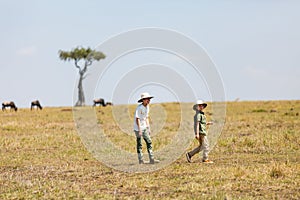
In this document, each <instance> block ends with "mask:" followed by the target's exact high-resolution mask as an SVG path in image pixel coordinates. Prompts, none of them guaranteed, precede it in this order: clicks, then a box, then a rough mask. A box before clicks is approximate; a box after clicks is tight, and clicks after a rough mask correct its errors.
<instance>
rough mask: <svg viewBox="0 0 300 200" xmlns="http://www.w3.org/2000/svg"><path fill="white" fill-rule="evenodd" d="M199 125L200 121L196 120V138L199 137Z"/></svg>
mask: <svg viewBox="0 0 300 200" xmlns="http://www.w3.org/2000/svg"><path fill="white" fill-rule="evenodd" d="M199 126H200V123H199V122H197V125H196V135H195V137H196V139H199Z"/></svg>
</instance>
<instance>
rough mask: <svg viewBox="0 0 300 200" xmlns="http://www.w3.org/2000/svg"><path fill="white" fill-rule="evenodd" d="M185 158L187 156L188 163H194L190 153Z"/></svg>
mask: <svg viewBox="0 0 300 200" xmlns="http://www.w3.org/2000/svg"><path fill="white" fill-rule="evenodd" d="M185 156H186V159H187V161H188V162H189V163H190V162H192V159H191V156H190V154H189V153H186V154H185Z"/></svg>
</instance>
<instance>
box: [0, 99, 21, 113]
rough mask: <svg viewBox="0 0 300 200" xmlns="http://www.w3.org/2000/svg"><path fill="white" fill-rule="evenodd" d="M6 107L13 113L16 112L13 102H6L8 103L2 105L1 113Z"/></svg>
mask: <svg viewBox="0 0 300 200" xmlns="http://www.w3.org/2000/svg"><path fill="white" fill-rule="evenodd" d="M8 107H9V108H10V110H11V109H14V110H15V111H17V110H18V108H17V106H16V104H15V103H14V102H13V101H8V102H3V103H2V111H4V110H5V109H6V108H8Z"/></svg>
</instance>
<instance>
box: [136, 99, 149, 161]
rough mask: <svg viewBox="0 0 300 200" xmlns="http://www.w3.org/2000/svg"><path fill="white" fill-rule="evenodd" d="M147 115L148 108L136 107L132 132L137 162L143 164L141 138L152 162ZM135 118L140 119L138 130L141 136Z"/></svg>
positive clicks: (141, 105)
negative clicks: (134, 138)
mask: <svg viewBox="0 0 300 200" xmlns="http://www.w3.org/2000/svg"><path fill="white" fill-rule="evenodd" d="M148 115H149V106H146V107H145V106H144V105H143V104H140V105H138V106H137V108H136V110H135V114H134V132H135V136H136V150H137V154H138V159H139V162H140V163H141V162H143V152H142V137H143V139H144V140H145V142H146V145H147V151H148V154H149V160H150V161H151V160H154V156H153V151H152V140H151V137H150V135H149V127H147V123H146V120H147V118H148ZM136 118H139V119H140V130H141V131H142V136H140V135H139V127H138V125H137V123H136Z"/></svg>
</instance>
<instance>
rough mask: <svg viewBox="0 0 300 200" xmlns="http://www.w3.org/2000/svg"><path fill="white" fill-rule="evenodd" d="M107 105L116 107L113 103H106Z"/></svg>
mask: <svg viewBox="0 0 300 200" xmlns="http://www.w3.org/2000/svg"><path fill="white" fill-rule="evenodd" d="M106 105H107V106H112V105H114V104H113V103H112V102H106Z"/></svg>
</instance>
